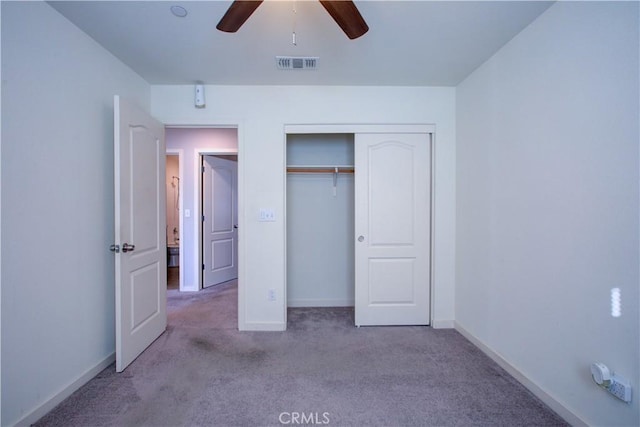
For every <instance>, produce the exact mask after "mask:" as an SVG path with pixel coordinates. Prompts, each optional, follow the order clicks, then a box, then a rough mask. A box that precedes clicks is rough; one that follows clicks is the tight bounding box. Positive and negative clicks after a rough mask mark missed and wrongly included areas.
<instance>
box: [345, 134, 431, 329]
mask: <svg viewBox="0 0 640 427" xmlns="http://www.w3.org/2000/svg"><path fill="white" fill-rule="evenodd" d="M430 141H431V140H430V136H429V134H357V135H356V142H355V169H356V174H355V220H356V224H355V230H356V236H355V238H356V242H355V245H356V246H355V248H356V249H355V276H356V289H355V299H356V304H355V317H356V324H357V325H358V326H364V325H426V324H428V323H429V307H430V304H429V285H430V283H429V278H430V259H431V256H430V237H431V236H430V224H431V220H430V200H431V195H430V189H431V184H430V178H431V171H430V168H431V159H430V153H431V147H430Z"/></svg>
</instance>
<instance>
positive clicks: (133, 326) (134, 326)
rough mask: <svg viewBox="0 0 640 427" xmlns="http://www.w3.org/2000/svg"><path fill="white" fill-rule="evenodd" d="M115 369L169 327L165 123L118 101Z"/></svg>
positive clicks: (116, 144)
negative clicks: (167, 306) (167, 305)
mask: <svg viewBox="0 0 640 427" xmlns="http://www.w3.org/2000/svg"><path fill="white" fill-rule="evenodd" d="M114 121H115V126H114V127H115V129H114V151H115V161H114V166H115V167H114V176H115V245H114V246H113V247H112V251H114V252H115V257H116V258H115V264H116V275H115V292H116V307H115V309H116V310H115V311H116V319H115V320H116V370H117V371H118V372H122V371H123V370H124V369H125V368H126V367H127V366H128V365H129V364H130V363H131V362H132V361H133V360H134V359H135V358H136V357H138V355H139V354H140V353H142V352H143V351H144V350H145V349H146V348H147V347H148V346H149V344H151V343H152V342H153V341H154V340H155V339H156V338H157V337H158V336H160V334H162V332H164V330H165V329H166V326H167V313H166V304H167V298H166V291H167V256H166V252H167V251H166V242H165V228H166V203H165V198H166V193H165V141H164V126H163V125H162V124H161V123H158V122H157V121H155V120H154V119H153V118H151V117H150V116H149V115H148V114H146V113H145V112H144V111H142V110H140V109H138V108H137V107H136V106H135V105H133V104H131V103H129V102H127V101H126V100H124V99H121V98H119V97H117V96H116V97H115V100H114Z"/></svg>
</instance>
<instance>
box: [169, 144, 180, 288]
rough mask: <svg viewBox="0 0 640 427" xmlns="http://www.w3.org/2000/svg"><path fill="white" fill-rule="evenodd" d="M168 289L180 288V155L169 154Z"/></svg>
mask: <svg viewBox="0 0 640 427" xmlns="http://www.w3.org/2000/svg"><path fill="white" fill-rule="evenodd" d="M165 180H166V189H167V199H166V202H167V225H166V243H167V289H179V288H180V229H181V227H180V154H179V153H174V152H167V155H166V174H165Z"/></svg>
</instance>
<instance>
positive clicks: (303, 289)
mask: <svg viewBox="0 0 640 427" xmlns="http://www.w3.org/2000/svg"><path fill="white" fill-rule="evenodd" d="M353 144H354V135H353V134H289V135H287V169H288V173H287V193H286V196H287V216H286V221H287V306H288V307H344V306H353V305H354V288H355V273H354V263H355V262H354V261H355V259H354V250H355V246H354V244H355V243H354V222H355V219H354V174H353V162H354V150H353V148H354V146H353ZM336 167H338V168H339V173H337V174H336V173H335V172H329V171H335V168H336ZM318 168H319V169H318Z"/></svg>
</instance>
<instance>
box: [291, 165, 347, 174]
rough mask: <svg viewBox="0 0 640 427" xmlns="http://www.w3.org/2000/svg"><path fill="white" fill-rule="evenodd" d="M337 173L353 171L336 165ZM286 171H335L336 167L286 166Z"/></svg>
mask: <svg viewBox="0 0 640 427" xmlns="http://www.w3.org/2000/svg"><path fill="white" fill-rule="evenodd" d="M337 169H338V173H355V170H354V168H345V167H338V168H337ZM287 173H336V168H327V167H322V168H315V167H302V166H295V167H288V168H287Z"/></svg>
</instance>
